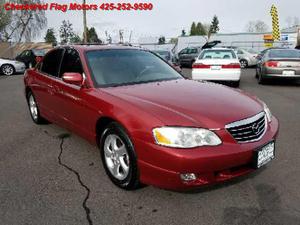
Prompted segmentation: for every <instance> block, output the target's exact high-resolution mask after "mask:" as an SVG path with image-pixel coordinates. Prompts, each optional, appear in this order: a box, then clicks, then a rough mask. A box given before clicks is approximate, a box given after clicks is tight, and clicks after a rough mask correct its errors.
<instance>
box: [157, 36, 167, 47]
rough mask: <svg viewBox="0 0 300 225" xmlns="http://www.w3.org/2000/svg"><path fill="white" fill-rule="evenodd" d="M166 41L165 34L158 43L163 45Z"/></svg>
mask: <svg viewBox="0 0 300 225" xmlns="http://www.w3.org/2000/svg"><path fill="white" fill-rule="evenodd" d="M165 43H166V38H165V37H164V36H161V37H160V38H159V39H158V44H159V45H163V44H165Z"/></svg>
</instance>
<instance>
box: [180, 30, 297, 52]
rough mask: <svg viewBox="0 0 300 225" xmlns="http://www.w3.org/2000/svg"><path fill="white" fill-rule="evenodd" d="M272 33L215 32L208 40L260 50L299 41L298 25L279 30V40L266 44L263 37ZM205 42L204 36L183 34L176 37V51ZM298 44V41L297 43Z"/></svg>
mask: <svg viewBox="0 0 300 225" xmlns="http://www.w3.org/2000/svg"><path fill="white" fill-rule="evenodd" d="M271 34H272V33H271V32H268V33H227V34H221V33H220V34H215V35H213V36H211V38H210V41H214V40H219V41H221V42H222V43H221V44H219V46H236V47H242V48H246V49H249V48H252V49H255V50H258V51H261V50H263V49H265V48H268V47H272V46H273V47H287V48H295V46H296V45H297V41H298V42H300V41H299V40H297V39H299V38H300V27H299V26H295V27H291V28H288V29H284V30H282V32H281V40H280V41H275V42H274V43H273V44H271V45H270V44H267V42H266V40H265V39H264V38H265V36H270V35H271ZM206 42H207V37H206V36H184V37H178V44H177V46H176V52H179V51H180V50H182V49H184V48H186V47H195V46H200V47H201V46H203V45H204V44H205V43H206ZM299 44H300V43H299Z"/></svg>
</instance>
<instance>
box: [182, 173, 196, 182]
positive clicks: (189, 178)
mask: <svg viewBox="0 0 300 225" xmlns="http://www.w3.org/2000/svg"><path fill="white" fill-rule="evenodd" d="M180 178H181V180H183V181H192V180H196V179H197V177H196V175H195V174H194V173H183V174H180Z"/></svg>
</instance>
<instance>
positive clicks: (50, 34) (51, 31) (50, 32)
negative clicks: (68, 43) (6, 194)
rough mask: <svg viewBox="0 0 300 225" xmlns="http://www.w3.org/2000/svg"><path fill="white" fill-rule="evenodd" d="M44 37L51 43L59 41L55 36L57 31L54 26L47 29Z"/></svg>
mask: <svg viewBox="0 0 300 225" xmlns="http://www.w3.org/2000/svg"><path fill="white" fill-rule="evenodd" d="M44 39H45V42H46V43H50V44H54V45H55V44H56V43H57V41H56V37H55V32H54V29H53V28H49V29H48V30H47V32H46V35H45V37H44Z"/></svg>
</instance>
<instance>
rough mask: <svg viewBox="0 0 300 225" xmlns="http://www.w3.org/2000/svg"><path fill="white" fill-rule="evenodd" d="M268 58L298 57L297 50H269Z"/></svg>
mask: <svg viewBox="0 0 300 225" xmlns="http://www.w3.org/2000/svg"><path fill="white" fill-rule="evenodd" d="M269 57H270V58H300V52H299V51H298V50H271V51H270V53H269Z"/></svg>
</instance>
